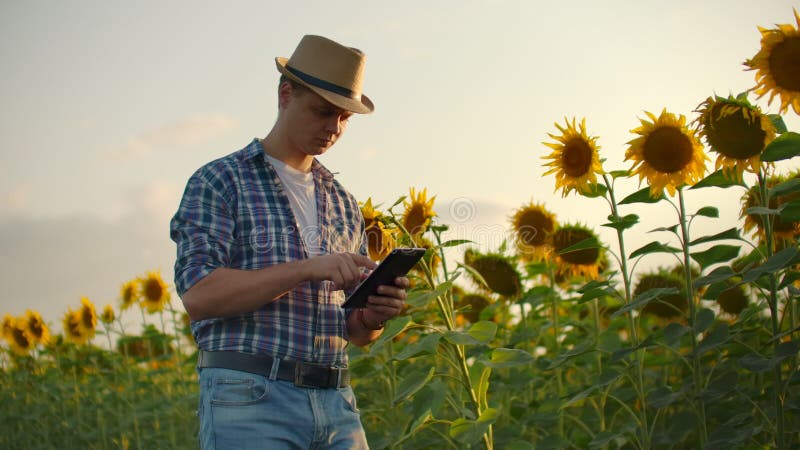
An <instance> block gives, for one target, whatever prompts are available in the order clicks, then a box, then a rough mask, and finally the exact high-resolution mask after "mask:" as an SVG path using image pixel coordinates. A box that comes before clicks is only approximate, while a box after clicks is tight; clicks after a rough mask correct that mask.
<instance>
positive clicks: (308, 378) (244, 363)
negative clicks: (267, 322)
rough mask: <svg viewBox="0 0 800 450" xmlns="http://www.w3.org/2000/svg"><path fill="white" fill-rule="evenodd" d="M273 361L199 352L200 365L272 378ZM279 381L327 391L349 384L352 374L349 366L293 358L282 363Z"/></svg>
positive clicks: (256, 356) (263, 358)
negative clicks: (306, 361) (311, 362)
mask: <svg viewBox="0 0 800 450" xmlns="http://www.w3.org/2000/svg"><path fill="white" fill-rule="evenodd" d="M274 362H275V358H272V357H271V356H267V355H251V354H248V353H239V352H207V351H205V350H200V355H199V356H198V361H197V366H198V367H201V368H202V367H215V368H220V369H233V370H241V371H243V372H249V373H254V374H257V375H262V376H265V377H269V376H270V373H271V372H272V364H273V363H274ZM276 378H277V379H279V380H283V381H291V382H292V383H294V384H295V386H299V387H304V388H315V389H327V388H341V387H346V386H349V385H350V372H348V370H347V368H346V367H329V366H321V365H317V364H310V363H304V362H301V361H293V360H290V359H282V360H280V363H279V364H278V374H277V376H276Z"/></svg>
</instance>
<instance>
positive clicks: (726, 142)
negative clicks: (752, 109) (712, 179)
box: [708, 107, 767, 159]
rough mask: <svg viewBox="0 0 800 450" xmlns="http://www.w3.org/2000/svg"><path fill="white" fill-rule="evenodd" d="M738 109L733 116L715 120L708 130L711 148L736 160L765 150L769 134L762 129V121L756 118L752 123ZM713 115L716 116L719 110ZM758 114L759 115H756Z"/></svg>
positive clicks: (715, 110) (715, 109) (713, 112)
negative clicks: (765, 142) (765, 139)
mask: <svg viewBox="0 0 800 450" xmlns="http://www.w3.org/2000/svg"><path fill="white" fill-rule="evenodd" d="M742 112H743V109H737V110H736V112H734V113H733V114H729V115H727V116H724V117H719V118H718V119H716V120H714V121H713V122H712V124H711V127H710V128H709V129H708V143H709V144H710V145H711V148H712V149H713V150H715V151H717V152H719V153H722V154H723V155H725V156H727V157H730V158H734V159H748V158H751V157H753V156H756V155H758V154H759V153H760V152H761V150H763V149H764V138H765V137H766V135H767V133H766V132H765V131H764V130H763V129H761V121H760V120H758V117H756V119H755V120H753V121H751V120H749V119H747V118H745V117H744V115H743V114H742ZM712 114H713V115H714V116H716V115H717V114H719V113H718V108H716V107H715V108H714V111H712ZM756 114H757V113H756Z"/></svg>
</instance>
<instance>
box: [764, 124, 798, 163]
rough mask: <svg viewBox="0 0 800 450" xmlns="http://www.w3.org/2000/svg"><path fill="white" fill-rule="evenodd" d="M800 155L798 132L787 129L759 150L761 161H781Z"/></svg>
mask: <svg viewBox="0 0 800 450" xmlns="http://www.w3.org/2000/svg"><path fill="white" fill-rule="evenodd" d="M797 155H800V134H798V133H795V132H792V131H787V132H786V133H783V134H781V135H780V136H778V137H777V138H775V140H773V141H772V142H770V143H769V144H767V147H766V148H764V151H763V152H761V160H762V161H770V162H771V161H781V160H784V159H789V158H794V157H795V156H797Z"/></svg>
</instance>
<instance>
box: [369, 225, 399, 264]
mask: <svg viewBox="0 0 800 450" xmlns="http://www.w3.org/2000/svg"><path fill="white" fill-rule="evenodd" d="M395 231H396V230H392V229H387V228H386V226H385V225H384V224H383V223H382V222H380V221H377V220H376V221H373V222H371V223H370V225H369V226H368V227H367V228H366V229H365V230H364V234H366V236H367V251H368V252H369V257H370V259H372V260H373V261H380V260H382V259H383V258H386V256H387V255H388V254H389V252H391V251H392V249H394V248H395V246H396V242H395V239H394V234H395Z"/></svg>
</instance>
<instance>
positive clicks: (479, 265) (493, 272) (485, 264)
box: [471, 256, 520, 297]
mask: <svg viewBox="0 0 800 450" xmlns="http://www.w3.org/2000/svg"><path fill="white" fill-rule="evenodd" d="M471 265H472V267H473V268H475V270H476V271H477V272H478V273H480V274H481V276H482V277H483V279H484V280H485V281H486V284H487V285H488V286H489V289H491V290H492V291H494V292H497V293H498V294H500V295H505V296H507V297H512V296H515V295H517V294H519V289H520V280H519V275H518V274H517V271H516V270H515V269H514V268H513V267H512V266H511V265H510V264H509V262H508V261H506V260H504V259H502V258H496V257H491V256H487V257H483V258H479V259H477V260H475V261H473V263H472V264H471Z"/></svg>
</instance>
